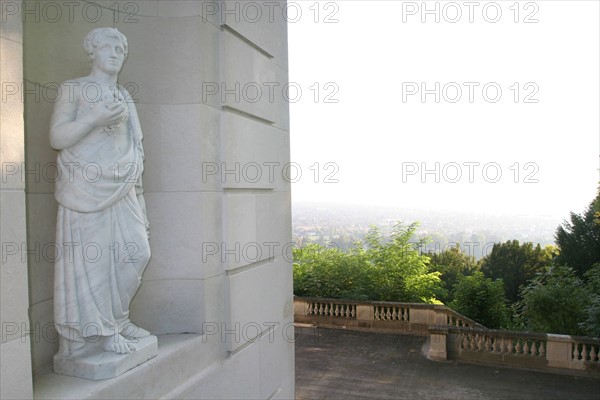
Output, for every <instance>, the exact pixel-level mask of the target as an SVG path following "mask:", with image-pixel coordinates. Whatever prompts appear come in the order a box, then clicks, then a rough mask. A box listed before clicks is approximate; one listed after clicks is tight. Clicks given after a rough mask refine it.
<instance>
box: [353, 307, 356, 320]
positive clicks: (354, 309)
mask: <svg viewBox="0 0 600 400" xmlns="http://www.w3.org/2000/svg"><path fill="white" fill-rule="evenodd" d="M354 316H356V306H355V305H353V306H352V318H354Z"/></svg>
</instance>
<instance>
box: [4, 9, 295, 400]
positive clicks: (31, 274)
mask: <svg viewBox="0 0 600 400" xmlns="http://www.w3.org/2000/svg"><path fill="white" fill-rule="evenodd" d="M3 3H5V2H3ZM12 3H14V5H15V7H16V12H13V10H12V9H11V10H8V11H10V13H8V12H6V10H3V12H4V14H3V18H4V16H6V17H7V22H6V23H5V22H4V21H3V23H2V33H1V40H2V57H1V58H2V80H3V82H6V81H10V82H23V84H22V85H21V87H20V89H19V90H20V91H21V93H22V95H23V98H24V102H21V101H16V102H13V103H14V104H13V103H10V107H9V106H7V107H5V106H4V104H3V107H2V157H3V161H4V160H7V161H14V162H15V164H16V165H21V163H23V162H24V165H23V169H24V170H26V171H29V172H27V173H26V174H23V175H24V179H23V180H19V179H15V180H14V182H13V181H11V180H10V179H12V175H11V177H7V181H10V182H9V183H8V184H7V185H3V187H2V196H3V197H2V221H3V223H2V235H3V241H4V240H5V238H10V239H11V240H12V241H14V242H15V243H22V242H26V243H27V248H28V249H29V250H28V254H27V258H26V260H25V261H21V258H20V257H19V259H18V260H17V257H14V258H13V259H10V260H8V261H7V263H6V265H7V266H8V265H9V264H10V266H11V267H10V269H8V268H7V269H5V268H4V264H3V270H2V274H3V275H2V296H3V297H2V321H3V322H5V321H8V322H11V321H17V322H18V324H17V325H19V324H20V323H21V322H23V323H24V324H26V325H27V324H28V325H27V327H28V329H27V331H28V333H27V334H25V333H23V334H21V335H20V336H19V335H16V334H15V336H14V337H10V338H7V340H6V342H5V341H4V340H3V342H2V381H3V385H2V397H12V398H15V397H24V398H28V397H31V393H32V390H33V395H34V397H35V398H106V397H109V398H110V397H115V398H117V397H118V398H129V397H130V398H157V397H167V398H169V397H170V398H291V397H293V388H294V366H293V327H292V325H291V324H292V322H293V315H292V271H291V260H290V256H289V246H287V245H288V244H289V243H291V212H290V202H291V200H290V185H289V182H286V181H285V179H283V175H282V174H275V179H274V180H271V179H261V180H255V179H252V180H244V179H243V177H242V179H236V178H237V177H235V176H231V175H225V176H223V175H222V174H220V173H215V172H214V168H215V167H216V168H217V169H219V168H231V165H235V164H236V163H240V164H241V165H246V164H249V163H256V164H258V165H265V163H274V162H275V163H279V164H280V165H283V164H284V163H286V162H289V113H288V105H287V103H286V102H285V101H283V99H275V101H259V102H250V101H245V99H244V98H243V97H242V99H241V100H236V99H235V97H234V96H229V97H226V98H222V97H221V96H206V93H205V89H206V85H207V83H210V84H215V83H216V84H217V85H219V86H220V85H225V86H226V87H235V83H236V82H240V83H241V85H242V86H243V85H244V83H245V82H258V83H260V82H274V81H275V82H280V83H281V84H282V85H283V84H285V83H287V79H288V78H287V77H288V72H287V68H288V66H287V40H286V38H287V28H286V22H285V20H284V19H283V18H278V19H277V18H276V20H275V21H269V19H268V18H264V19H261V20H260V21H252V22H250V21H246V20H244V18H241V19H239V18H236V16H235V15H227V14H225V15H224V14H221V13H219V12H217V13H213V12H211V13H207V12H206V11H207V10H213V9H214V8H207V6H206V3H207V2H203V1H166V0H147V1H131V0H128V1H114V0H112V1H94V2H91V1H79V2H72V1H71V2H61V1H57V2H53V3H55V5H56V6H57V7H59V8H60V7H62V17H61V18H55V14H49V13H50V11H52V10H49V9H48V6H47V4H48V2H44V1H23V2H21V1H14V2H12ZM67 3H69V4H67ZM210 7H217V10H218V9H219V8H220V7H225V6H224V5H223V4H222V3H221V2H210ZM70 9H71V10H73V12H72V13H69V10H70ZM44 10H45V11H44ZM83 10H86V12H84V11H83ZM25 11H26V12H25ZM92 14H93V15H92ZM265 15H268V13H267V12H266V11H265ZM50 17H51V18H50ZM92 17H93V18H92ZM236 19H237V20H236ZM102 26H108V27H115V28H117V29H119V31H121V32H123V33H124V34H125V35H126V36H127V38H128V41H129V47H130V51H129V56H128V59H127V60H126V62H125V64H124V66H123V69H122V72H121V74H120V79H119V82H120V83H121V84H122V85H123V86H125V87H126V88H127V89H128V90H129V91H130V92H131V93H132V95H133V97H134V98H135V99H136V101H137V103H136V107H137V110H138V113H139V118H140V122H141V125H142V130H143V133H144V150H145V156H146V161H145V173H144V187H145V198H146V204H147V210H148V217H149V220H150V225H151V235H150V246H151V249H152V259H151V260H150V263H149V265H148V267H147V269H146V271H145V273H144V276H143V281H142V285H141V287H140V290H139V291H138V293H137V294H136V296H135V298H134V300H133V303H132V306H131V319H132V321H134V322H136V323H138V324H139V325H140V326H143V327H144V328H146V329H148V330H149V331H150V332H151V333H152V334H154V335H157V337H158V348H159V354H158V356H157V357H155V358H154V359H152V360H150V361H148V362H146V363H144V364H142V365H141V366H139V367H136V368H134V369H132V370H130V371H129V372H126V373H124V374H123V375H121V376H119V377H117V378H114V379H109V380H102V381H91V380H85V379H81V378H74V377H70V376H64V375H59V374H56V373H54V372H53V371H52V358H53V356H54V354H55V353H56V351H57V338H56V332H54V331H53V330H52V329H53V328H52V323H53V276H54V263H53V260H54V259H55V257H57V256H59V255H58V254H56V253H55V252H56V251H57V250H56V249H57V246H56V244H55V243H54V242H55V237H54V236H55V224H56V212H57V203H56V201H55V199H54V197H53V192H54V180H53V179H55V176H53V175H52V174H53V171H54V170H53V165H54V162H55V160H56V152H55V151H53V150H52V149H51V147H50V143H49V138H48V130H49V120H50V115H51V113H52V110H53V106H54V103H53V99H55V98H56V96H57V95H58V93H57V84H58V83H60V82H62V81H64V80H66V79H71V78H73V77H80V76H84V75H86V74H87V72H88V71H89V65H88V60H87V57H86V55H85V54H84V53H83V51H82V50H81V48H82V41H83V38H84V37H85V35H86V34H87V32H89V31H90V30H91V29H93V28H96V27H102ZM9 53H10V56H8V57H5V55H7V54H9ZM7 60H10V62H11V64H10V65H6V63H7V62H8V61H7ZM21 60H22V61H21ZM9 72H10V74H11V75H10V76H7V75H6V74H7V73H9ZM7 104H9V103H7ZM23 112H24V118H21V115H23V114H22V113H23ZM6 121H8V122H7V123H6ZM19 121H21V122H19ZM7 124H8V125H9V127H7ZM209 167H210V168H212V169H210V170H209V169H207V168H209ZM209 172H210V173H209ZM263 173H264V175H267V170H265V171H263ZM4 174H5V170H3V182H4V179H5V175H4ZM9 178H10V179H9ZM11 218H12V219H14V220H15V221H14V224H12V223H11V228H10V229H9V230H5V223H4V222H5V221H8V219H11ZM273 243H275V245H273ZM250 248H254V249H255V252H254V253H251V254H252V256H248V254H250V253H248V252H246V251H245V249H250ZM231 249H233V250H231ZM237 249H239V250H237ZM256 249H258V250H256ZM232 251H233V253H232ZM236 252H237V253H236ZM19 256H20V253H19ZM11 263H12V264H11ZM25 263H26V265H27V267H26V268H25ZM13 264H14V265H13ZM5 271H8V272H5ZM11 271H17V272H18V273H12V272H11ZM5 275H6V277H7V279H12V281H11V282H12V283H11V287H10V289H8V288H6V289H5ZM7 282H9V281H8V280H7ZM9 292H10V295H11V298H12V300H11V302H10V303H9V302H6V304H7V306H5V293H9ZM7 296H8V295H7ZM21 303H22V304H21ZM5 309H6V312H5ZM19 310H20V311H19ZM7 318H8V320H7ZM11 339H12V340H11ZM30 360H31V361H30ZM6 382H14V383H13V384H5V383H6ZM232 382H235V384H234V385H233V384H232Z"/></svg>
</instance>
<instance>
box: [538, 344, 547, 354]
mask: <svg viewBox="0 0 600 400" xmlns="http://www.w3.org/2000/svg"><path fill="white" fill-rule="evenodd" d="M539 353H540V357H541V358H546V342H544V341H540V347H539Z"/></svg>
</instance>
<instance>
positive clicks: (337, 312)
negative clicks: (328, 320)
mask: <svg viewBox="0 0 600 400" xmlns="http://www.w3.org/2000/svg"><path fill="white" fill-rule="evenodd" d="M339 307H342V306H339V305H338V304H336V305H335V316H336V317H337V316H338V315H340V310H339Z"/></svg>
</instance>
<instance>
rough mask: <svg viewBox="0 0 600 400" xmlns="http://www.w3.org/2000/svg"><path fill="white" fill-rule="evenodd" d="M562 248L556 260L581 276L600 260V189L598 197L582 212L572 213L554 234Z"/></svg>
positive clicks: (559, 246)
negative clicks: (568, 219)
mask: <svg viewBox="0 0 600 400" xmlns="http://www.w3.org/2000/svg"><path fill="white" fill-rule="evenodd" d="M554 238H555V240H556V245H557V246H558V248H559V250H560V254H559V255H558V257H557V259H556V261H557V262H558V263H559V264H563V265H567V266H569V267H571V268H573V270H575V272H576V273H577V274H578V275H579V276H580V277H583V275H584V274H585V272H586V271H587V270H589V269H590V268H591V267H592V265H594V264H596V263H598V262H600V189H599V190H598V194H597V195H596V198H595V199H594V200H593V201H592V202H591V204H590V205H589V207H588V208H587V209H586V210H585V211H584V212H583V213H581V214H575V213H573V212H572V213H571V218H570V222H567V221H565V222H564V223H563V224H562V225H561V226H559V227H558V228H557V229H556V233H555V235H554Z"/></svg>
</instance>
